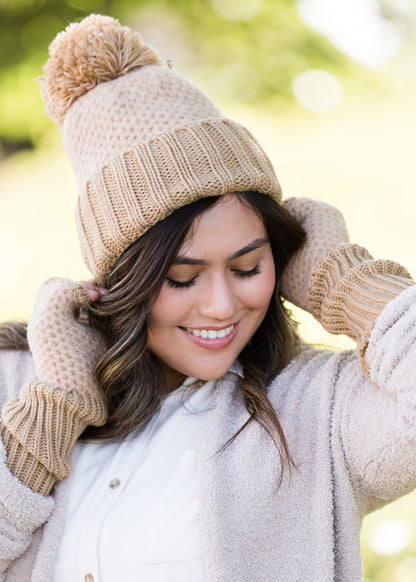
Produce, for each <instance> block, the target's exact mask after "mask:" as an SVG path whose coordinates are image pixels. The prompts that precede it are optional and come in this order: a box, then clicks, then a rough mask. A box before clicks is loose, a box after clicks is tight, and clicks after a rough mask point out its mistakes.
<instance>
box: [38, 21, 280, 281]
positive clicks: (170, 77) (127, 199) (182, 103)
mask: <svg viewBox="0 0 416 582" xmlns="http://www.w3.org/2000/svg"><path fill="white" fill-rule="evenodd" d="M144 65H156V66H144ZM44 71H45V76H44V77H43V78H42V79H41V92H42V96H43V98H44V100H45V104H46V111H47V112H48V113H49V115H50V116H51V117H52V119H54V121H56V122H57V123H59V124H60V125H62V129H63V131H62V137H63V141H64V147H65V150H66V152H67V154H68V156H69V158H70V160H71V163H72V166H73V168H74V171H75V174H76V177H77V182H78V187H79V198H78V203H77V212H76V220H77V226H78V233H79V238H80V244H81V250H82V254H83V257H84V260H85V262H86V264H87V266H88V267H89V269H90V271H91V273H92V275H93V277H94V278H95V279H96V281H97V282H98V284H100V285H105V284H106V281H107V277H108V274H109V272H110V271H111V269H112V268H113V266H114V263H115V262H116V260H117V259H118V258H119V257H120V256H121V254H122V253H123V252H124V251H125V250H126V249H127V248H128V247H129V246H130V245H131V244H132V243H133V242H134V241H135V240H137V239H138V238H139V237H141V236H142V235H143V234H144V233H145V232H146V231H147V230H149V228H151V227H152V226H153V225H154V224H156V223H157V222H159V221H160V220H163V219H164V218H166V217H167V216H169V214H171V213H172V212H173V211H174V210H176V209H178V208H181V207H182V206H185V205H187V204H190V203H191V202H193V201H194V200H198V199H199V198H203V197H206V196H222V195H224V194H227V193H229V192H244V191H246V190H254V191H256V192H260V193H263V194H266V195H268V196H271V197H273V198H274V199H275V200H276V202H279V201H280V200H281V191H280V186H279V183H278V181H277V178H276V175H275V173H274V171H273V167H272V165H271V163H270V160H269V159H268V158H267V156H266V154H265V153H264V152H263V150H262V149H261V147H260V146H259V144H258V143H257V142H256V140H255V138H254V137H253V136H252V135H251V134H250V132H249V131H248V130H246V129H245V128H244V127H242V126H241V125H239V124H238V123H236V122H234V121H232V120H231V119H227V118H226V117H224V115H223V114H222V113H221V111H220V110H219V109H218V108H217V107H216V105H215V103H213V102H212V101H211V99H210V98H209V97H208V96H207V95H206V94H205V93H204V92H203V91H201V89H200V88H199V87H198V86H197V85H195V84H194V83H192V82H191V81H189V79H187V78H186V77H184V76H183V75H181V74H180V73H178V72H177V71H176V70H175V69H173V68H170V67H167V66H163V65H162V63H161V61H160V58H159V56H158V53H157V51H156V50H155V49H153V48H152V47H150V46H148V45H146V44H145V43H144V42H143V41H142V39H141V37H140V36H139V35H138V34H137V33H136V32H133V31H132V30H131V29H130V28H128V27H126V26H121V24H120V23H119V22H118V21H117V20H114V19H113V18H111V17H108V16H100V15H97V14H92V15H91V16H88V17H87V18H85V19H84V20H82V21H81V22H79V23H74V24H71V25H70V26H68V28H67V29H66V30H65V31H63V32H62V33H60V34H58V36H57V37H56V39H55V40H54V42H53V43H52V44H51V46H50V58H49V61H48V62H47V64H46V65H45V67H44ZM78 97H80V99H78Z"/></svg>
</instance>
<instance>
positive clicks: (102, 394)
mask: <svg viewBox="0 0 416 582" xmlns="http://www.w3.org/2000/svg"><path fill="white" fill-rule="evenodd" d="M50 53H51V56H50V59H49V61H48V64H47V65H46V67H45V77H44V78H43V79H42V92H43V96H44V98H45V102H46V107H47V110H48V112H49V114H50V115H51V116H52V118H53V119H55V121H57V122H58V123H60V124H61V126H62V129H63V137H64V142H65V147H66V150H67V152H68V155H69V156H70V158H71V161H72V164H73V166H74V170H75V172H76V174H77V178H78V184H79V191H80V192H79V193H80V196H79V201H78V207H77V222H78V229H79V235H80V242H81V249H82V252H83V256H84V259H85V261H86V263H87V265H88V266H89V268H90V270H91V272H92V275H93V278H94V279H93V280H92V281H90V282H88V283H86V284H84V283H77V282H73V281H69V280H62V279H51V280H49V281H47V282H46V283H45V284H44V285H43V286H42V288H41V289H40V291H39V293H38V296H37V299H36V302H35V306H34V310H33V315H32V318H31V321H30V322H29V327H28V342H29V344H27V343H26V339H25V333H24V331H23V332H22V329H21V328H18V327H17V326H13V325H12V326H10V325H9V326H4V327H3V340H2V346H3V348H6V347H7V348H9V349H8V350H4V351H2V352H1V353H0V354H1V355H0V389H1V390H0V392H1V396H2V399H3V402H4V406H3V411H2V420H1V423H0V432H1V436H2V442H3V445H2V448H1V450H0V502H1V503H0V529H1V537H0V557H1V560H0V571H1V575H2V579H3V580H5V581H7V582H9V581H15V582H16V581H18V580H19V581H22V580H32V581H34V582H40V581H42V582H47V581H53V582H65V581H71V582H72V581H74V580H85V581H86V582H94V581H98V580H99V581H100V582H113V581H114V580H119V579H122V580H132V581H133V580H146V581H149V582H150V581H151V582H161V581H163V582H166V581H167V580H169V581H172V582H176V581H181V582H183V581H188V580H189V581H192V582H198V581H201V582H202V581H210V582H214V581H215V582H220V581H221V582H235V581H237V580H238V581H239V582H243V581H247V582H249V581H250V582H253V581H256V582H260V581H261V582H269V581H271V580H273V581H275V580H276V581H277V580H279V581H284V582H291V581H302V582H304V581H307V580H311V581H312V580H313V581H316V580H319V581H320V582H325V581H327V582H330V581H335V580H336V581H345V582H351V581H354V580H360V579H361V562H360V551H359V529H360V522H361V519H362V517H363V516H364V515H365V513H367V512H369V511H371V510H372V509H374V508H376V507H380V506H382V505H383V504H384V503H387V502H388V501H391V500H392V499H395V498H397V497H399V496H401V495H404V494H405V493H407V492H409V491H411V490H412V489H413V488H414V487H415V486H416V464H415V462H414V458H415V452H416V428H415V426H416V423H415V416H416V408H415V403H416V394H415V387H414V385H415V371H414V370H415V361H416V351H415V350H416V348H415V345H416V342H415V334H416V331H415V330H416V325H415V323H416V308H415V298H416V287H415V286H414V283H413V282H412V280H411V279H410V276H409V274H408V273H407V271H406V270H405V269H404V268H403V267H401V266H400V265H398V264H396V263H394V262H392V261H375V260H373V259H372V257H371V255H369V253H368V252H367V251H366V250H365V249H363V248H362V247H359V246H358V245H351V244H349V243H348V237H347V232H346V228H345V225H344V222H343V220H342V217H341V215H340V214H339V212H338V211H337V210H335V209H334V208H332V207H330V206H328V205H326V204H323V203H319V202H316V201H313V200H309V199H290V200H287V201H285V202H284V203H282V201H281V192H280V187H279V184H278V182H277V179H276V176H275V174H274V171H273V169H272V167H271V164H270V162H269V160H268V159H267V157H266V156H265V154H264V152H263V151H262V149H261V148H260V146H259V145H258V143H257V142H256V141H255V140H254V138H253V137H252V136H251V134H250V133H249V132H248V131H247V130H246V129H244V128H243V127H242V126H240V125H239V124H237V123H235V122H233V121H231V120H229V119H226V118H225V117H224V116H223V115H222V114H221V113H220V112H219V111H218V109H217V108H216V107H215V105H214V104H213V103H212V102H211V101H210V100H209V99H208V97H207V96H206V95H204V94H203V93H202V92H201V91H200V90H199V89H198V88H197V87H196V86H194V85H193V84H191V83H190V82H189V81H188V80H187V79H185V78H183V77H182V76H180V75H179V74H178V73H176V72H175V71H174V70H172V69H170V68H168V67H165V66H163V65H162V64H161V63H160V60H159V58H158V56H157V54H156V53H155V51H154V50H153V49H152V48H151V47H149V46H147V45H145V44H144V43H143V42H142V41H141V39H140V37H139V36H138V35H137V34H136V33H133V32H132V31H131V30H129V29H128V28H126V27H121V26H120V25H119V23H118V22H117V21H115V20H113V19H111V18H108V17H102V16H97V15H92V16H90V17H88V18H87V19H85V20H84V21H82V22H81V23H79V24H73V25H71V26H70V27H68V29H67V30H66V31H65V32H63V33H61V34H60V35H58V37H57V38H56V40H55V41H54V43H53V44H52V46H51V49H50ZM282 297H285V298H288V299H290V300H291V301H293V302H294V303H295V304H297V305H299V306H301V307H303V308H304V309H307V310H308V311H310V312H312V313H313V314H314V316H315V317H316V318H317V319H318V320H319V321H320V322H321V323H322V324H323V325H324V327H325V328H326V329H328V330H329V331H331V332H333V333H346V334H348V335H349V336H350V337H352V338H354V339H355V340H356V341H357V350H356V351H354V352H350V351H348V352H341V353H332V352H328V351H324V350H317V349H315V348H311V347H308V346H305V345H303V344H302V343H301V341H300V340H299V338H298V337H297V335H296V331H295V328H294V326H293V325H292V322H291V320H290V317H289V314H288V313H287V312H286V310H285V308H284V305H283V304H282ZM27 345H29V346H30V352H28V351H27V350H26V351H25V350H24V349H23V348H25V347H27ZM13 346H14V347H15V348H17V347H19V348H20V349H12V348H13Z"/></svg>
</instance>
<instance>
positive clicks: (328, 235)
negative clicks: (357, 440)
mask: <svg viewBox="0 0 416 582" xmlns="http://www.w3.org/2000/svg"><path fill="white" fill-rule="evenodd" d="M284 206H285V207H286V208H287V210H288V211H289V212H290V213H291V214H292V216H294V218H296V220H297V221H298V222H299V223H300V224H301V225H302V226H303V228H304V229H305V231H306V234H307V238H306V242H305V244H304V245H303V246H302V248H301V249H299V251H298V252H297V253H296V254H295V255H294V256H293V258H292V259H291V261H290V262H289V264H288V266H287V268H286V270H285V272H284V274H283V280H282V293H283V295H284V297H286V298H287V299H289V300H290V301H291V302H292V303H294V304H295V305H297V306H299V307H302V308H303V309H306V310H307V311H309V312H310V313H312V314H313V315H314V317H315V318H316V319H317V320H318V321H319V322H320V323H321V324H322V325H323V327H324V328H325V329H326V330H327V331H329V332H330V333H333V334H341V333H343V334H346V335H347V336H349V337H350V338H352V339H353V340H355V341H356V342H357V345H358V350H359V353H360V357H361V363H362V367H363V369H364V371H365V372H366V373H368V369H367V363H366V361H365V358H364V355H365V350H366V348H367V344H368V340H369V336H370V333H371V330H372V329H373V327H374V324H375V321H376V319H377V317H378V315H379V314H380V313H381V311H382V310H383V309H384V307H385V306H386V305H387V303H388V302H389V301H391V300H392V299H393V298H394V297H396V296H397V295H398V294H399V293H400V292H401V291H403V290H404V289H406V288H407V287H410V286H411V285H414V284H415V283H414V281H412V280H411V277H410V275H409V273H408V272H407V270H406V269H405V268H404V267H402V266H401V265H399V264H398V263H395V262H393V261H385V260H378V261H375V260H374V259H373V257H372V256H371V255H370V253H369V252H368V251H367V250H366V249H364V248H363V247H360V246H358V245H355V244H348V233H347V229H346V226H345V222H344V219H343V217H342V215H341V213H340V212H339V211H338V210H337V209H336V208H334V207H333V206H330V205H329V204H325V203H324V202H320V201H317V200H312V199H309V198H290V199H288V200H286V201H285V202H284Z"/></svg>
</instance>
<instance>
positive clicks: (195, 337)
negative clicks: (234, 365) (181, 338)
mask: <svg viewBox="0 0 416 582" xmlns="http://www.w3.org/2000/svg"><path fill="white" fill-rule="evenodd" d="M181 329H183V328H181ZM237 330H238V322H237V323H235V324H232V325H228V326H227V327H222V328H219V329H214V328H202V329H198V328H197V329H193V328H190V327H187V328H185V329H183V331H184V332H185V333H186V334H187V335H188V336H190V337H189V338H188V339H189V340H190V341H191V342H194V343H195V344H197V345H198V346H201V347H202V348H204V349H207V350H220V349H222V348H225V347H226V346H228V344H229V343H231V342H232V341H233V339H234V338H235V336H236V333H237Z"/></svg>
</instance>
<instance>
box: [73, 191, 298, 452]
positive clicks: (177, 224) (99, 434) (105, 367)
mask: <svg viewBox="0 0 416 582" xmlns="http://www.w3.org/2000/svg"><path fill="white" fill-rule="evenodd" d="M233 195H235V196H237V197H238V199H239V200H240V202H241V203H242V204H245V205H247V206H248V207H249V208H251V209H253V210H254V211H255V212H256V213H257V214H258V216H259V217H260V218H261V219H262V220H263V222H264V225H265V227H266V230H267V233H268V236H269V240H270V244H271V248H272V252H273V257H274V262H275V268H276V281H277V284H276V288H275V292H274V295H273V297H272V300H271V302H270V306H269V309H268V312H267V314H266V316H265V318H264V320H263V322H262V324H261V325H260V327H259V329H258V330H257V332H256V333H255V334H254V336H253V338H252V339H251V341H250V342H249V343H248V344H247V345H246V346H245V348H244V349H243V351H242V352H241V354H240V355H239V361H240V363H241V365H242V368H243V372H244V377H243V378H241V379H240V382H239V388H240V390H241V392H242V395H243V398H244V403H245V406H246V408H247V410H248V412H249V413H250V418H249V420H248V421H247V423H248V422H251V421H252V420H256V421H258V422H260V424H262V425H263V426H264V428H265V429H266V430H267V431H268V432H269V434H270V435H271V437H272V438H273V439H274V441H275V443H276V445H277V446H278V447H279V451H280V453H281V455H283V457H285V458H286V460H287V461H289V462H290V461H291V457H290V453H289V450H288V447H287V444H286V441H285V438H284V435H283V431H282V428H281V426H280V423H279V420H278V418H277V416H276V413H275V411H274V409H273V407H272V405H271V403H270V401H269V399H268V397H267V387H268V385H269V384H270V382H271V381H272V380H273V378H275V376H276V375H277V374H278V373H279V371H280V370H282V369H283V368H284V367H285V366H286V365H287V364H288V362H289V361H290V360H291V359H292V358H293V355H294V352H295V349H296V346H297V345H298V338H297V334H296V330H295V327H294V325H293V323H292V321H291V319H290V317H289V314H288V313H287V311H286V309H285V307H284V305H283V303H282V299H281V296H280V288H279V281H280V279H281V275H282V273H283V270H284V268H285V266H286V264H287V262H288V261H289V259H290V257H291V256H292V254H293V253H294V252H295V251H296V250H297V249H298V248H299V247H300V245H301V244H302V242H303V240H304V236H305V232H304V231H303V229H302V227H301V226H300V225H299V224H298V223H297V222H296V221H295V220H294V219H293V218H292V216H291V215H290V214H289V213H288V212H287V211H286V210H285V209H284V208H283V207H281V206H279V205H278V204H276V203H275V202H274V201H273V200H272V199H271V198H270V197H268V196H265V195H262V194H259V193H257V192H245V193H236V194H233ZM218 200H219V198H218V197H210V198H203V199H200V200H197V201H196V202H193V203H192V204H189V205H187V206H184V207H182V208H180V209H178V210H176V211H175V212H173V213H172V214H171V215H170V216H169V217H167V218H166V219H165V220H163V221H161V222H159V223H158V224H156V225H155V226H154V227H152V228H151V229H150V230H149V231H147V232H146V233H145V234H144V235H143V236H142V237H141V238H140V239H138V240H137V241H136V242H135V243H133V244H132V245H131V246H130V247H129V248H128V249H127V250H126V251H125V252H124V253H123V255H122V256H121V257H120V258H119V259H118V261H117V262H116V264H115V266H114V268H113V270H112V272H111V273H110V275H109V277H108V281H107V285H106V286H107V287H108V289H109V293H108V294H107V295H106V296H104V297H102V298H101V299H100V300H99V301H98V302H97V303H94V304H93V305H92V306H91V310H90V322H91V325H92V326H93V327H95V328H96V329H97V330H99V331H100V332H101V333H102V334H103V336H104V338H105V339H106V341H107V343H108V346H109V349H108V352H107V353H106V354H105V355H104V357H103V358H102V359H101V360H100V361H99V362H98V364H97V367H96V374H97V378H98V380H99V383H100V385H101V387H102V389H103V391H104V394H105V396H106V399H107V404H108V408H109V411H110V413H109V418H108V421H107V423H106V424H105V425H104V426H103V427H88V428H87V430H86V431H85V433H84V435H83V438H91V437H93V438H100V439H110V438H111V439H112V438H121V437H124V436H126V435H127V434H129V433H130V432H131V431H132V430H137V429H140V428H141V427H143V426H144V425H145V424H146V423H147V422H148V421H149V419H150V418H151V417H152V416H153V415H154V413H155V412H156V411H157V410H158V408H159V407H160V405H161V401H162V397H163V395H164V394H166V393H167V392H168V390H169V389H168V382H167V378H166V374H165V371H164V368H163V365H162V363H161V362H160V361H159V360H158V358H157V357H156V356H155V355H154V354H152V352H150V350H149V349H148V345H147V318H148V315H149V312H150V309H151V307H152V305H153V303H154V301H155V299H156V297H157V296H158V294H159V291H160V289H161V286H162V284H163V282H164V280H165V278H166V276H167V273H168V270H169V268H170V266H171V264H172V262H173V260H174V259H175V257H176V255H177V253H178V252H179V249H180V247H181V246H182V244H183V242H184V239H185V237H186V236H187V234H188V232H189V230H190V229H191V228H192V224H193V223H194V221H195V219H196V217H197V216H199V215H200V214H202V213H203V212H204V211H205V210H207V209H208V208H210V207H211V206H213V205H214V204H216V203H217V202H218ZM247 423H246V424H247ZM244 426H246V425H244ZM244 426H243V427H241V428H240V430H239V431H238V433H237V434H236V435H234V437H233V438H232V439H231V440H233V439H234V438H235V437H236V436H237V435H238V434H239V432H241V430H243V428H244ZM230 442H231V441H230ZM227 444H229V443H227Z"/></svg>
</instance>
